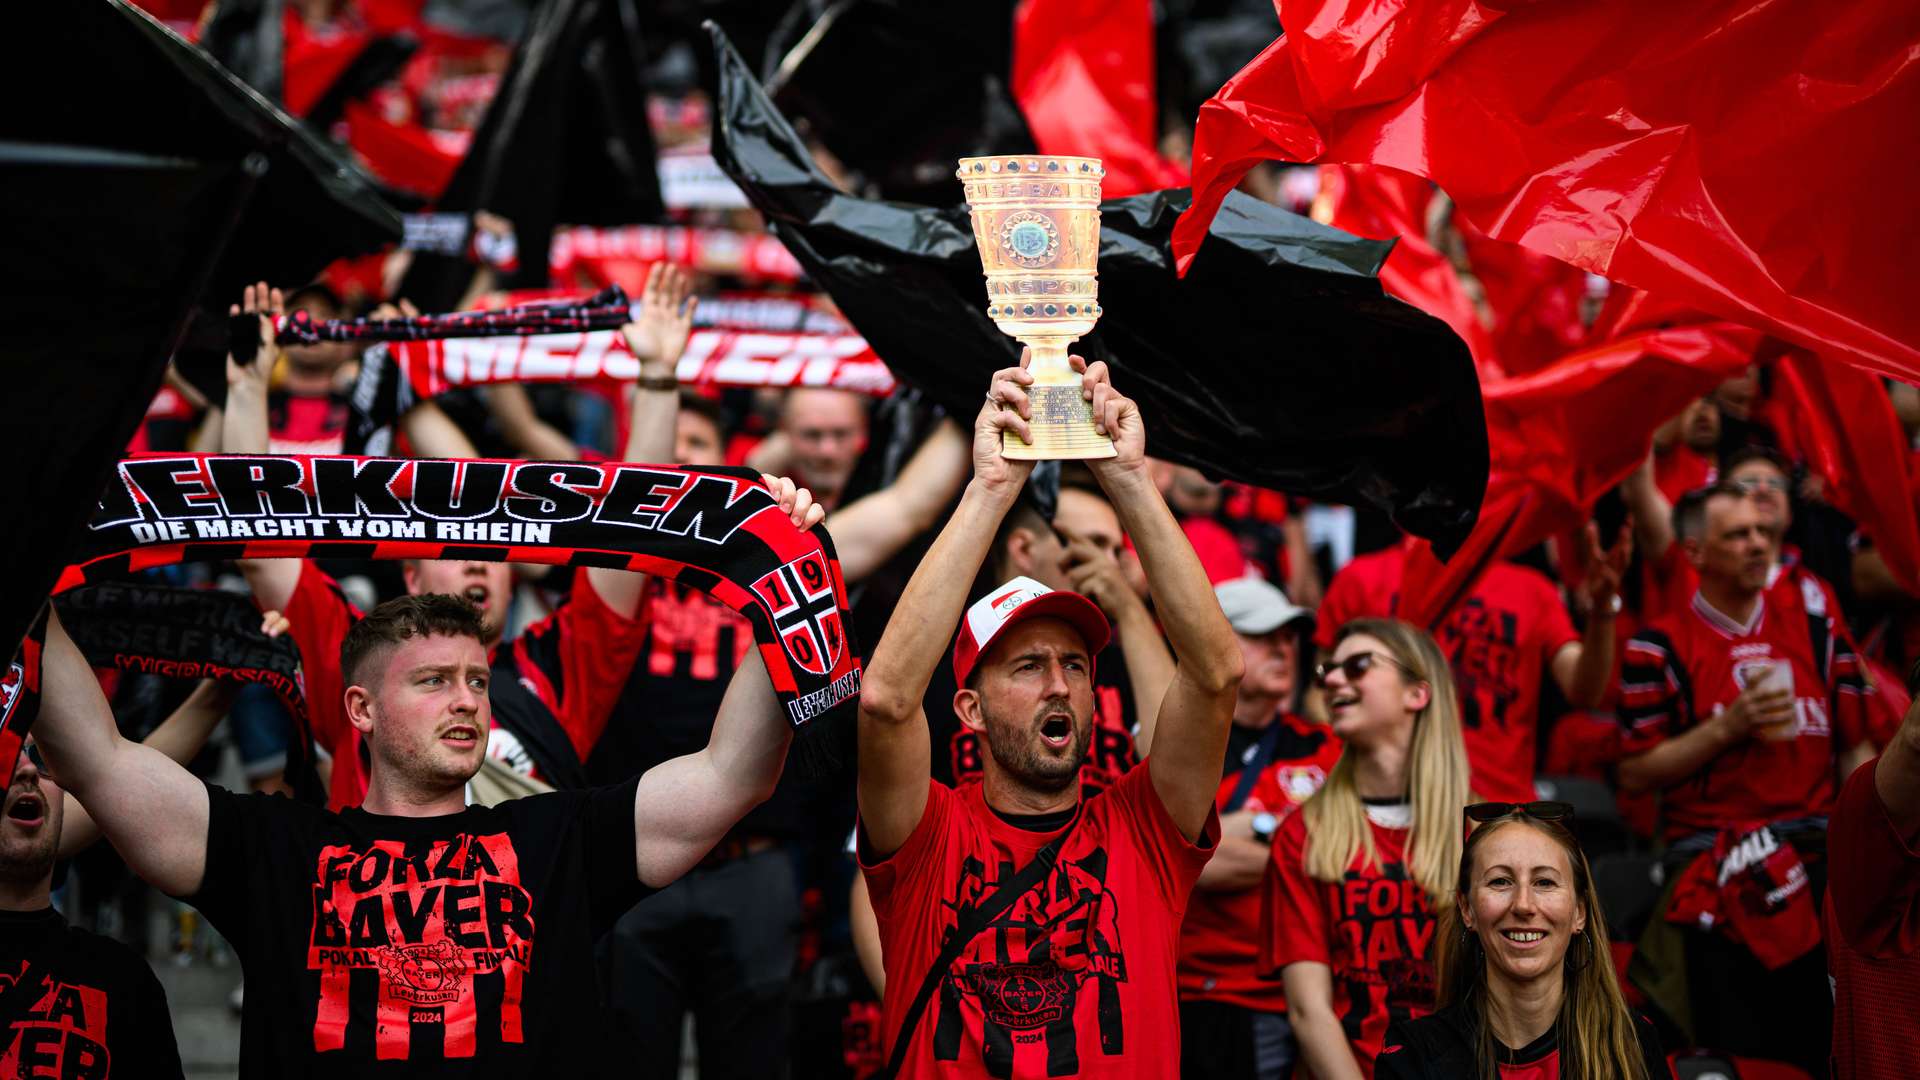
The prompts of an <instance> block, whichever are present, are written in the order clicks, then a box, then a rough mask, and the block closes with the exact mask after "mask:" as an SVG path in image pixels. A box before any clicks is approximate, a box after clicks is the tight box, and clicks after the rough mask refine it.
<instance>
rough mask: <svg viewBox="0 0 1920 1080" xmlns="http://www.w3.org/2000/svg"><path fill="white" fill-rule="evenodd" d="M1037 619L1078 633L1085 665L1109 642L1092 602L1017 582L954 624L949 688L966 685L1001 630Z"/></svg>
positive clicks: (1103, 618)
mask: <svg viewBox="0 0 1920 1080" xmlns="http://www.w3.org/2000/svg"><path fill="white" fill-rule="evenodd" d="M1041 618H1052V619H1063V620H1065V621H1066V622H1067V623H1069V624H1070V625H1072V627H1073V628H1074V629H1075V630H1077V631H1079V632H1080V636H1081V638H1083V639H1084V640H1085V641H1086V643H1087V658H1088V659H1089V660H1091V659H1092V658H1093V657H1095V656H1097V655H1099V653H1100V650H1101V649H1104V648H1106V647H1107V642H1108V641H1110V640H1111V639H1112V638H1113V628H1112V627H1110V626H1108V625H1107V617H1106V616H1105V615H1103V614H1101V612H1100V609H1099V607H1097V606H1095V604H1094V602H1093V601H1091V600H1089V599H1087V598H1086V597H1084V596H1081V595H1080V594H1079V593H1076V592H1061V591H1058V590H1055V589H1049V588H1047V587H1046V586H1045V585H1042V584H1040V583H1039V582H1037V581H1035V580H1033V579H1032V578H1030V577H1017V578H1014V579H1013V580H1012V581H1009V582H1007V583H1006V584H1005V585H1002V586H1000V587H999V588H997V589H995V590H993V591H992V592H990V593H988V594H987V595H985V596H983V597H981V598H980V599H978V600H976V601H974V603H973V606H972V607H970V608H968V609H967V614H966V617H965V618H962V619H961V620H960V634H959V638H958V639H957V640H956V641H955V642H954V643H953V681H954V683H955V684H957V685H959V686H965V685H967V676H969V675H971V674H973V666H974V665H975V664H977V663H979V662H980V656H981V654H982V653H984V652H986V651H987V649H989V648H991V647H992V645H993V642H994V639H996V638H998V637H999V636H1000V635H1001V634H1003V633H1005V632H1006V629H1007V627H1009V626H1012V625H1014V624H1015V623H1017V622H1020V621H1022V620H1024V619H1041Z"/></svg>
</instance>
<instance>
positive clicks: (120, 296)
mask: <svg viewBox="0 0 1920 1080" xmlns="http://www.w3.org/2000/svg"><path fill="white" fill-rule="evenodd" d="M20 20H24V21H23V22H20ZM16 21H17V22H18V23H19V25H17V26H16V29H17V30H18V31H19V34H18V36H19V40H20V41H22V42H30V43H31V45H30V47H28V46H23V47H21V48H18V49H16V50H14V53H13V55H11V56H10V57H9V58H8V62H7V64H6V65H4V66H3V67H0V98H4V100H6V101H9V102H14V103H16V106H17V107H15V108H12V109H11V110H9V113H8V117H7V134H6V137H5V140H4V141H0V173H3V174H4V176H5V180H6V184H5V190H6V192H7V195H8V197H7V198H6V200H4V203H3V204H0V236H4V237H5V238H6V243H5V249H4V250H5V256H4V259H0V297H4V300H0V304H4V305H5V309H4V310H5V314H4V315H3V316H0V324H4V326H5V327H6V331H5V336H6V348H5V350H4V354H5V361H4V362H5V364H6V378H7V383H8V386H9V389H10V390H11V397H12V401H13V403H14V407H13V408H12V410H11V414H10V416H9V417H8V422H7V425H6V434H5V437H4V441H3V442H0V453H4V454H5V456H6V459H7V460H9V461H11V462H13V463H14V464H15V468H16V473H17V476H16V479H15V482H14V483H13V485H12V495H11V498H12V502H11V508H12V512H11V513H10V514H9V515H8V518H7V526H6V528H4V529H0V565H4V566H5V567H6V568H7V572H8V574H9V578H8V582H7V588H6V589H5V590H3V591H0V597H4V599H0V651H5V652H7V653H8V654H9V655H10V654H11V653H12V651H13V645H14V643H15V642H17V641H19V640H20V637H21V635H22V634H23V633H24V632H25V631H26V627H27V624H28V622H29V621H30V620H31V619H32V618H33V616H34V613H35V612H36V610H37V609H38V608H39V607H40V605H41V602H42V600H44V598H45V597H46V595H47V591H48V589H49V588H51V586H52V584H53V581H54V578H55V577H56V576H57V575H58V574H59V572H60V568H61V567H62V566H63V565H64V564H65V561H66V557H67V555H68V554H69V553H70V551H71V550H72V543H73V540H74V538H75V537H76V536H77V535H78V534H79V533H80V531H81V530H82V527H83V526H84V524H85V522H86V519H87V517H88V516H89V515H90V514H91V513H92V511H93V508H94V500H95V498H96V496H97V495H98V494H99V492H100V491H101V489H102V486H103V485H104V484H105V482H106V480H107V479H108V477H109V476H110V475H111V467H112V464H113V463H114V462H115V461H117V460H118V459H119V457H120V454H121V451H122V450H123V449H124V448H125V447H126V445H127V440H128V439H129V438H130V437H131V436H132V434H133V431H134V428H135V426H136V425H137V424H138V422H139V420H140V417H141V414H142V413H143V412H144V411H145V410H146V406H147V403H148V402H149V401H151V400H152V398H153V394H154V391H155V390H156V389H157V388H158V386H159V382H160V376H161V372H162V371H163V370H164V368H165V366H166V361H167V357H168V355H169V354H170V353H172V351H173V350H174V348H175V347H176V346H177V344H178V342H179V340H180V336H181V333H182V331H183V328H184V325H185V321H186V316H187V313H188V311H189V309H190V308H191V307H192V305H193V303H194V302H195V301H196V300H198V299H201V298H203V297H206V296H208V295H209V294H214V295H218V296H222V297H226V298H232V297H236V296H238V295H239V291H240V288H241V284H242V282H246V281H253V280H256V279H258V278H263V277H264V278H269V279H273V280H280V281H305V280H307V279H309V278H310V277H312V275H313V274H315V273H316V272H318V271H319V269H320V268H321V267H322V266H324V265H325V264H326V263H327V262H328V261H330V260H332V259H333V258H335V257H338V256H342V255H352V254H359V253H360V252H362V251H367V250H371V249H373V248H376V247H378V246H379V245H381V244H383V243H386V242H388V241H391V240H395V239H398V238H399V235H400V221H399V218H398V216H397V215H396V214H394V213H393V211H392V209H391V208H389V207H388V206H387V205H386V204H385V203H383V202H381V201H380V200H379V199H378V198H377V197H376V196H374V195H373V194H372V187H371V184H370V183H369V182H368V181H367V179H366V177H365V176H364V175H363V174H361V173H359V172H358V170H355V169H353V168H352V167H351V166H349V165H347V164H346V163H345V162H343V161H341V160H340V159H339V158H338V157H337V156H336V155H334V154H333V153H332V152H331V151H330V150H328V149H327V148H326V147H325V146H324V145H323V144H321V143H319V142H318V141H317V140H315V139H314V138H313V137H312V136H310V135H308V134H306V133H305V132H303V131H302V130H301V129H300V128H299V127H298V126H297V125H296V124H294V123H293V122H292V121H291V120H290V119H289V118H288V117H287V116H286V115H285V114H284V113H281V112H279V111H278V110H276V109H274V108H273V107H272V106H270V105H268V104H267V103H266V102H265V101H263V100H262V99H261V98H260V97H259V96H258V95H257V94H255V93H253V92H252V91H251V90H249V89H247V88H246V87H245V86H243V85H241V84H240V82H239V81H238V80H236V79H235V78H234V77H233V76H232V75H231V74H229V73H227V72H226V71H223V70H221V69H220V67H219V66H218V65H217V64H215V63H214V62H213V61H212V60H210V59H208V58H207V56H206V55H205V54H204V53H201V52H200V51H199V50H197V49H194V48H193V47H192V46H190V45H188V44H187V43H186V42H184V41H182V40H181V39H180V38H179V37H178V36H177V35H175V34H174V33H173V32H172V31H170V30H168V29H166V28H165V27H164V26H161V25H160V24H159V23H158V22H156V21H154V20H153V19H152V18H151V17H149V16H148V15H146V14H145V13H144V12H141V11H139V10H138V9H136V8H134V7H132V6H131V5H128V4H126V3H123V2H121V0H70V2H64V3H57V4H31V5H27V6H25V7H23V8H21V9H20V11H19V12H18V13H17V18H16Z"/></svg>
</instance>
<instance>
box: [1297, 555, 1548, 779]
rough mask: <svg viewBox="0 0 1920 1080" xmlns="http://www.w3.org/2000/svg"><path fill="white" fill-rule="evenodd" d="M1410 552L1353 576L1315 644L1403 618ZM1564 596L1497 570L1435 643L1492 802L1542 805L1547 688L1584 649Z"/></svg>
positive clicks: (1330, 603)
mask: <svg viewBox="0 0 1920 1080" xmlns="http://www.w3.org/2000/svg"><path fill="white" fill-rule="evenodd" d="M1405 570H1406V549H1405V548H1403V547H1401V546H1399V545H1395V546H1394V547H1390V548H1387V549H1386V550H1385V551H1379V552H1375V553H1374V554H1371V555H1362V556H1361V557H1360V558H1357V559H1355V560H1353V561H1352V562H1350V563H1348V564H1347V565H1346V567H1344V568H1343V569H1342V570H1341V571H1340V573H1339V574H1336V575H1335V576H1334V579H1333V584H1332V585H1331V586H1330V587H1329V588H1328V589H1327V597H1326V601H1325V602H1324V603H1322V604H1321V605H1320V615H1319V619H1318V629H1317V631H1316V634H1315V639H1316V641H1317V642H1318V644H1319V645H1320V647H1321V648H1322V649H1331V648H1332V647H1333V640H1334V635H1335V633H1336V632H1337V631H1338V630H1339V629H1340V627H1341V626H1342V625H1344V624H1345V623H1347V622H1348V621H1350V620H1353V619H1357V618H1362V617H1368V616H1373V617H1378V616H1387V615H1392V614H1393V613H1394V612H1395V611H1397V610H1398V609H1399V593H1400V581H1401V577H1402V575H1403V574H1404V573H1405ZM1579 639H1580V635H1579V634H1578V633H1576V632H1575V631H1574V629H1573V620H1572V619H1571V618H1569V617H1568V615H1567V607H1566V604H1565V603H1564V602H1563V601H1562V600H1561V599H1560V592H1559V590H1558V589H1557V588H1555V587H1554V584H1553V582H1551V581H1549V580H1548V579H1547V576H1546V575H1545V574H1542V573H1540V572H1539V571H1537V570H1533V569H1529V568H1528V567H1524V566H1519V565H1516V564H1514V563H1510V562H1496V563H1494V564H1493V565H1491V566H1489V567H1487V571H1486V573H1485V574H1484V575H1482V576H1481V578H1480V580H1479V582H1478V583H1476V584H1475V585H1474V587H1473V591H1472V592H1470V593H1468V594H1467V597H1466V599H1464V600H1462V601H1461V602H1460V603H1459V604H1457V605H1456V606H1455V607H1454V609H1453V610H1452V611H1451V612H1449V613H1448V615H1447V618H1446V621H1445V622H1444V623H1442V624H1441V626H1440V628H1439V629H1438V630H1437V631H1436V632H1435V633H1434V640H1435V641H1436V642H1437V643H1438V644H1439V646H1440V651H1441V652H1443V653H1445V654H1446V657H1447V663H1448V666H1449V667H1451V668H1452V670H1453V678H1454V682H1455V683H1456V684H1457V685H1458V686H1459V689H1460V710H1461V711H1460V726H1461V729H1462V734H1463V735H1464V736H1465V740H1466V744H1467V763H1468V765H1469V766H1471V767H1472V769H1473V790H1474V792H1475V793H1477V794H1478V795H1480V796H1481V797H1482V798H1486V799H1496V800H1501V801H1506V802H1528V801H1530V800H1532V799H1533V798H1534V797H1535V796H1534V791H1533V767H1534V760H1535V743H1536V741H1537V736H1538V733H1539V729H1540V685H1541V680H1542V679H1544V678H1545V677H1546V675H1547V672H1548V671H1549V670H1550V669H1551V667H1552V664H1553V658H1554V656H1555V655H1557V654H1558V653H1559V652H1560V650H1561V649H1562V648H1565V647H1566V646H1567V645H1569V644H1571V643H1572V642H1575V641H1578V640H1579Z"/></svg>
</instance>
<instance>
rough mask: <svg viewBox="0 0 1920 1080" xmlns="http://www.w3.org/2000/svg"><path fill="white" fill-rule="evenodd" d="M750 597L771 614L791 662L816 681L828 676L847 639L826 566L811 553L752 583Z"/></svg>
mask: <svg viewBox="0 0 1920 1080" xmlns="http://www.w3.org/2000/svg"><path fill="white" fill-rule="evenodd" d="M753 591H754V593H755V594H757V595H758V596H759V597H760V599H761V602H763V603H765V604H766V605H767V610H768V611H769V612H771V613H772V614H773V625H774V627H775V629H776V630H778V631H779V634H780V644H781V645H783V646H785V647H786V650H787V655H788V656H790V657H792V658H793V662H794V663H796V664H798V665H799V666H800V667H801V669H802V670H805V671H810V672H812V673H813V674H815V675H825V674H826V673H827V672H829V671H832V670H833V668H834V665H836V664H838V663H839V662H840V653H841V652H842V650H843V648H844V647H845V644H846V635H845V633H844V632H843V630H842V629H841V626H840V608H839V605H838V604H836V603H835V601H834V596H833V575H832V574H830V573H829V572H828V569H827V563H826V560H825V559H824V558H822V557H821V556H820V555H819V554H818V553H814V552H809V553H808V554H806V555H804V556H802V557H800V558H798V559H795V560H793V561H792V562H789V563H787V564H785V565H783V566H781V567H780V569H778V570H775V571H774V572H773V573H771V574H768V575H766V576H765V577H762V578H761V579H760V580H759V581H756V582H754V585H753Z"/></svg>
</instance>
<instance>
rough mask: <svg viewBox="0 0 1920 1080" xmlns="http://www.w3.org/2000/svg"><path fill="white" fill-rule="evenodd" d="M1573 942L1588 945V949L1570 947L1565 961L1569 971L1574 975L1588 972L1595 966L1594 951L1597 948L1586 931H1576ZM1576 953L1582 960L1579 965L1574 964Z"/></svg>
mask: <svg viewBox="0 0 1920 1080" xmlns="http://www.w3.org/2000/svg"><path fill="white" fill-rule="evenodd" d="M1573 940H1574V941H1575V942H1576V943H1577V942H1585V943H1586V947H1585V948H1584V949H1576V948H1574V947H1571V946H1569V947H1568V949H1567V958H1566V960H1565V961H1564V962H1565V964H1566V965H1567V970H1568V971H1569V972H1570V973H1572V974H1575V975H1578V974H1579V973H1580V972H1582V971H1585V970H1587V968H1588V967H1589V966H1591V965H1592V964H1593V953H1594V949H1595V948H1596V947H1597V946H1595V945H1594V943H1593V939H1592V938H1590V937H1588V936H1587V932H1586V931H1585V930H1575V931H1574V932H1573ZM1576 952H1578V953H1579V954H1580V959H1579V962H1578V963H1575V962H1574V954H1575V953H1576Z"/></svg>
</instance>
